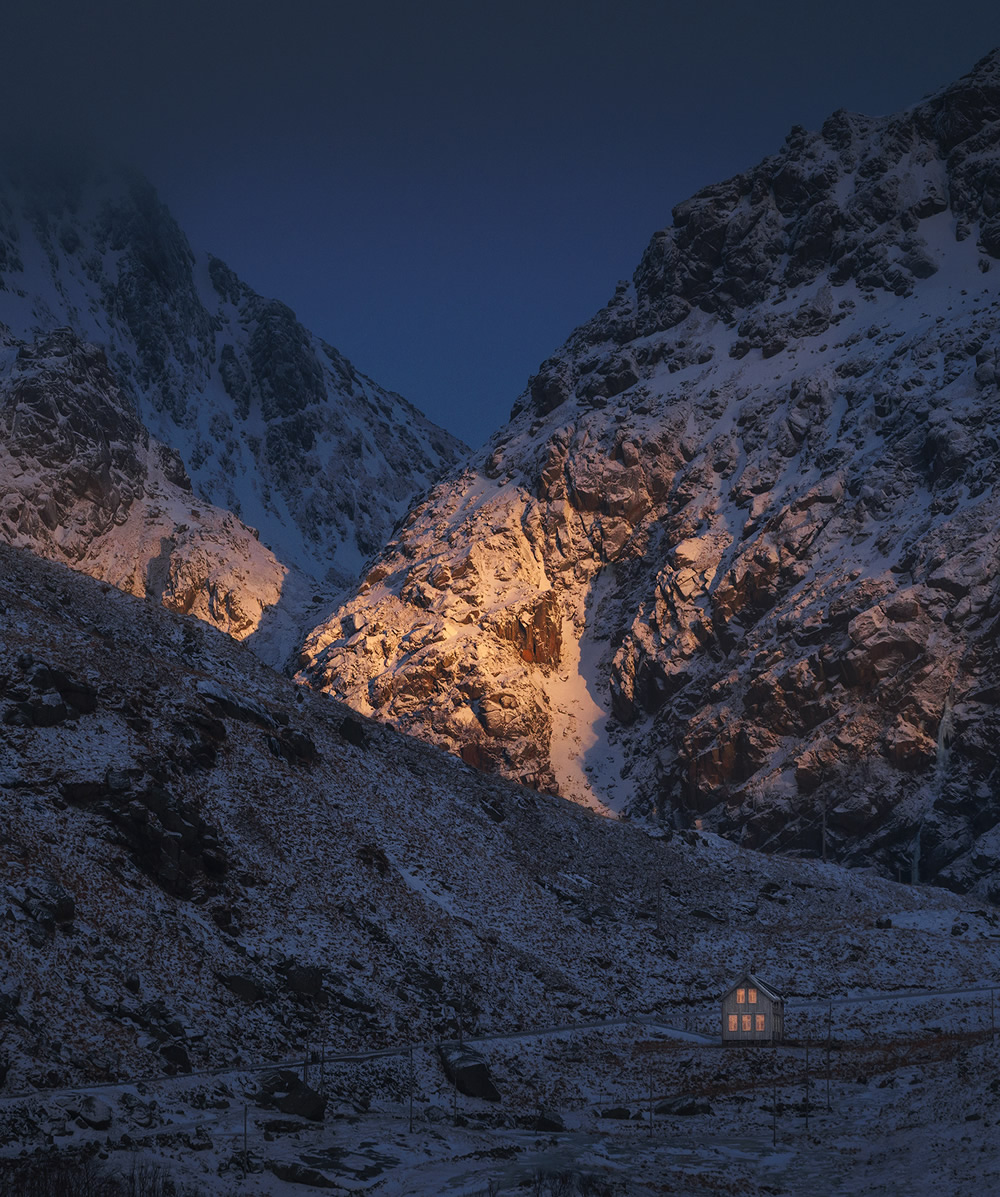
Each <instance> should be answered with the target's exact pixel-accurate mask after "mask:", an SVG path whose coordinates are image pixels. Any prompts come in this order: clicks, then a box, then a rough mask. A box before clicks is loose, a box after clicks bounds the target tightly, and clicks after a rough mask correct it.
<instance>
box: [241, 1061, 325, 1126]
mask: <svg viewBox="0 0 1000 1197" xmlns="http://www.w3.org/2000/svg"><path fill="white" fill-rule="evenodd" d="M256 1100H257V1104H258V1105H259V1106H263V1107H265V1108H268V1107H272V1108H274V1109H277V1110H280V1111H281V1112H282V1113H283V1114H290V1115H293V1116H295V1117H297V1118H307V1119H309V1121H310V1122H322V1121H323V1115H324V1114H325V1112H326V1098H325V1097H324V1096H323V1095H322V1094H321V1093H317V1092H316V1090H315V1089H313V1088H312V1087H311V1086H310V1085H307V1084H306V1083H305V1081H303V1080H302V1078H301V1077H300V1076H299V1074H298V1073H297V1072H293V1071H292V1070H291V1069H288V1068H277V1069H274V1070H273V1071H272V1072H266V1073H264V1074H263V1076H262V1077H261V1079H260V1090H259V1092H258V1094H257V1099H256Z"/></svg>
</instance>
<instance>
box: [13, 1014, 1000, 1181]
mask: <svg viewBox="0 0 1000 1197" xmlns="http://www.w3.org/2000/svg"><path fill="white" fill-rule="evenodd" d="M811 1009H812V1008H811V1005H810V1004H808V1003H801V1005H800V1006H799V1007H797V1008H795V1007H793V1008H792V1010H791V1011H790V1028H791V1029H793V1030H794V1029H795V1027H796V1026H797V1027H798V1029H799V1030H802V1029H803V1027H805V1026H808V1024H809V1020H810V1019H811V1018H812V1017H813V1014H812V1012H811ZM827 1013H832V1014H833V1028H832V1035H831V1038H830V1040H829V1044H828V1043H827V1041H826V1040H825V1039H823V1038H815V1039H813V1040H812V1041H811V1043H810V1044H809V1048H808V1053H807V1048H806V1045H805V1043H804V1042H803V1041H798V1042H790V1043H788V1044H785V1045H782V1046H780V1047H778V1048H756V1049H734V1048H722V1047H721V1045H720V1044H719V1043H718V1041H717V1040H714V1039H713V1038H712V1036H711V1035H708V1034H702V1033H700V1032H698V1031H697V1030H686V1029H684V1028H683V1027H679V1028H671V1027H666V1026H661V1025H658V1024H653V1023H644V1024H639V1023H632V1024H630V1025H625V1026H620V1025H618V1026H608V1027H594V1028H589V1029H585V1030H580V1031H576V1032H573V1031H558V1032H554V1033H550V1034H544V1033H533V1034H528V1035H523V1036H517V1037H509V1038H501V1039H489V1040H485V1041H477V1046H478V1048H479V1049H480V1050H481V1051H482V1052H483V1054H484V1055H485V1056H486V1057H487V1059H488V1060H489V1064H490V1068H491V1072H492V1075H493V1076H494V1078H495V1079H496V1081H497V1083H498V1085H499V1087H500V1088H501V1090H502V1094H503V1100H502V1102H501V1103H500V1104H499V1105H494V1104H490V1103H488V1102H484V1101H480V1100H477V1099H472V1098H468V1097H464V1096H462V1095H460V1094H457V1093H456V1092H455V1091H454V1089H452V1088H451V1087H450V1086H449V1085H448V1083H447V1082H446V1081H445V1079H444V1077H443V1075H442V1073H441V1070H440V1068H439V1066H438V1065H437V1058H436V1054H435V1053H434V1051H433V1049H431V1048H428V1047H422V1048H420V1049H418V1050H416V1051H415V1052H414V1073H413V1076H414V1102H413V1107H412V1129H411V1121H410V1120H411V1111H410V1105H409V1092H410V1073H409V1065H408V1056H407V1054H406V1053H405V1052H400V1053H399V1054H398V1055H397V1056H384V1055H382V1056H379V1057H376V1058H373V1059H369V1060H364V1061H357V1062H352V1063H338V1064H334V1065H332V1066H331V1065H329V1064H328V1065H326V1066H325V1067H324V1069H323V1070H322V1072H323V1075H321V1076H318V1075H317V1073H318V1072H319V1066H318V1065H317V1064H315V1063H314V1064H313V1065H312V1067H311V1077H310V1079H311V1081H312V1083H313V1084H316V1085H318V1087H320V1088H324V1087H326V1088H328V1089H329V1091H330V1092H331V1094H340V1095H341V1096H340V1097H339V1098H332V1099H331V1104H330V1106H329V1107H328V1110H327V1117H326V1121H325V1123H323V1124H316V1123H310V1122H307V1121H305V1120H304V1119H302V1118H294V1117H288V1116H285V1117H281V1116H279V1115H277V1114H276V1112H275V1111H274V1110H265V1109H261V1108H260V1107H258V1106H257V1105H256V1104H255V1101H254V1097H255V1095H256V1093H257V1091H258V1080H259V1078H258V1076H256V1075H255V1074H254V1073H252V1072H247V1071H244V1072H239V1073H236V1072H234V1073H229V1074H220V1075H217V1076H213V1077H208V1078H205V1077H202V1078H198V1077H177V1078H172V1079H162V1080H158V1081H155V1082H145V1083H144V1082H139V1083H138V1084H134V1085H125V1084H117V1085H114V1086H107V1087H104V1088H100V1087H98V1088H93V1089H90V1090H88V1092H90V1093H92V1094H94V1095H95V1096H99V1098H100V1100H101V1101H103V1102H105V1103H106V1104H107V1106H108V1112H110V1114H111V1119H112V1121H111V1125H110V1127H104V1128H102V1129H100V1130H94V1129H89V1128H88V1129H83V1128H82V1127H81V1126H80V1125H78V1124H77V1122H75V1121H73V1120H71V1119H69V1118H67V1116H66V1110H65V1106H66V1105H67V1104H71V1105H72V1101H71V1098H70V1095H69V1094H68V1093H64V1094H38V1095H36V1096H32V1097H20V1098H17V1097H12V1098H6V1099H4V1100H3V1101H2V1103H0V1144H2V1146H0V1193H5V1194H6V1193H7V1192H8V1191H13V1190H8V1189H5V1188H3V1178H4V1170H3V1169H4V1168H9V1167H10V1166H11V1165H12V1163H13V1161H14V1160H16V1159H17V1158H18V1157H22V1158H23V1157H24V1156H25V1155H29V1154H31V1153H37V1154H39V1155H46V1154H48V1153H51V1152H53V1151H58V1152H59V1153H61V1154H63V1155H64V1156H65V1155H66V1153H67V1152H70V1153H71V1152H72V1151H74V1150H77V1151H79V1150H81V1149H82V1150H83V1151H84V1152H86V1151H87V1150H88V1149H89V1151H90V1152H96V1157H97V1158H96V1163H97V1165H98V1166H100V1167H104V1168H108V1169H118V1170H120V1171H121V1172H123V1173H125V1174H127V1173H128V1172H129V1171H130V1170H132V1169H135V1167H136V1161H139V1162H140V1163H141V1164H142V1163H144V1164H145V1165H146V1166H147V1168H148V1167H149V1166H150V1165H158V1166H159V1167H161V1168H163V1169H164V1170H165V1172H167V1171H168V1172H169V1173H170V1174H172V1175H173V1177H174V1178H175V1180H176V1181H177V1182H178V1183H181V1184H183V1185H187V1186H188V1188H187V1189H186V1190H184V1191H186V1192H188V1193H191V1194H195V1193H204V1194H223V1195H226V1197H236V1195H237V1194H239V1195H241V1197H242V1195H244V1194H246V1195H248V1197H249V1195H255V1197H263V1195H265V1194H274V1195H277V1197H286V1195H287V1197H290V1195H291V1194H304V1193H307V1192H310V1191H323V1190H325V1191H332V1192H340V1193H365V1194H372V1195H375V1194H379V1195H382V1197H478V1195H479V1194H504V1193H510V1194H513V1193H527V1194H535V1195H538V1197H543V1195H551V1197H556V1195H558V1194H566V1195H571V1194H573V1193H576V1192H581V1193H588V1192H589V1193H592V1194H602V1193H603V1194H634V1195H638V1197H645V1195H647V1194H650V1195H651V1194H666V1193H670V1194H691V1195H696V1194H713V1193H734V1192H739V1193H747V1194H788V1195H796V1197H797V1195H802V1197H806V1195H809V1197H813V1195H823V1194H844V1195H862V1194H877V1193H887V1194H895V1193H902V1192H906V1193H909V1194H923V1193H927V1194H932V1193H933V1194H943V1193H947V1194H950V1195H954V1197H962V1195H963V1194H969V1195H970V1197H971V1194H973V1193H977V1194H978V1193H982V1192H993V1191H997V1190H998V1188H1000V1136H998V1135H997V1134H996V1133H994V1131H993V1128H994V1127H996V1126H998V1125H1000V1081H998V1080H997V1076H998V1075H1000V1074H998V1066H1000V1041H998V1040H997V1039H996V1038H995V1037H994V1034H993V1031H992V1029H991V1003H990V994H989V992H988V991H980V992H963V993H960V994H956V995H954V996H949V997H920V998H917V999H912V1000H905V999H904V1000H892V1001H883V1000H881V999H879V1000H875V1001H871V1000H869V1001H858V1002H857V1003H856V1004H852V1005H850V1006H847V1005H844V1004H842V1005H841V1006H840V1007H839V1008H838V1009H837V1011H836V1012H833V1011H832V1010H831V1009H830V1008H828V1010H825V1011H823V1012H822V1018H821V1019H818V1020H817V1023H818V1024H821V1027H822V1030H823V1033H824V1034H825V1028H826V1026H827V1021H826V1018H827ZM711 1020H712V1013H711V1011H710V1010H709V1009H706V1008H702V1009H699V1010H695V1011H693V1012H691V1013H690V1014H689V1015H688V1017H687V1019H686V1020H685V1021H686V1022H687V1024H688V1026H689V1027H697V1026H700V1027H702V1028H707V1029H710V1027H711ZM793 1024H794V1025H793ZM345 1091H350V1093H351V1097H350V1098H349V1099H345V1098H344V1097H343V1096H342V1095H343V1094H344V1093H345ZM73 1092H74V1093H76V1094H79V1093H80V1090H76V1091H73ZM669 1104H672V1106H673V1109H674V1111H676V1112H673V1113H668V1112H666V1106H667V1105H669ZM244 1110H246V1114H247V1123H246V1145H247V1148H248V1156H246V1157H245V1156H244V1154H243V1151H244ZM651 1110H652V1120H651V1119H650V1111H651ZM539 1119H544V1120H545V1121H537V1120H539ZM560 1123H561V1124H562V1125H563V1127H564V1129H563V1130H555V1129H553V1128H554V1127H555V1126H557V1125H559V1124H560ZM538 1127H545V1128H546V1129H537V1128H538ZM571 1175H572V1176H575V1177H576V1178H578V1179H577V1181H576V1186H577V1187H572V1186H571V1184H570V1181H569V1177H570V1176H571ZM588 1185H589V1188H588V1187H587V1186H588Z"/></svg>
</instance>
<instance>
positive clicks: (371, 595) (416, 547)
mask: <svg viewBox="0 0 1000 1197" xmlns="http://www.w3.org/2000/svg"><path fill="white" fill-rule="evenodd" d="M998 277H1000V51H997V52H995V53H993V54H992V55H990V56H988V57H987V58H985V59H983V60H982V61H981V62H980V63H979V64H978V65H977V66H976V67H975V69H974V70H973V71H972V72H971V73H970V74H969V75H967V76H965V77H964V78H962V79H960V80H959V81H958V82H956V83H955V84H954V85H952V86H951V87H949V88H947V89H945V90H944V91H942V92H941V93H939V94H938V95H936V96H933V97H931V98H930V99H927V100H925V101H923V102H922V103H920V104H919V105H917V106H916V107H914V108H912V109H909V110H907V111H905V112H902V113H900V114H897V115H895V116H892V117H886V118H870V117H864V116H859V115H856V114H851V113H847V112H843V111H841V112H838V113H835V114H834V115H833V116H831V117H830V118H829V120H827V121H826V122H825V124H824V125H823V127H822V129H820V130H818V131H816V132H813V133H807V132H806V131H805V130H803V129H801V128H796V129H793V130H792V132H791V133H790V134H789V136H788V138H787V140H786V143H785V145H784V146H783V148H782V149H781V150H780V151H779V152H778V153H777V154H776V155H774V156H773V157H771V158H768V159H766V160H765V161H764V162H762V163H761V164H760V165H759V166H757V167H755V168H753V169H751V170H748V171H746V172H745V173H743V174H740V175H737V176H735V177H734V178H732V179H729V180H727V181H726V182H723V183H720V184H718V185H715V186H712V187H709V188H706V189H705V190H704V191H702V192H700V193H699V194H698V195H696V196H694V197H693V198H692V199H690V200H688V201H687V202H685V203H682V204H680V205H678V206H677V207H676V208H675V209H674V212H673V223H672V225H670V226H669V227H668V228H665V229H664V230H663V231H661V232H659V233H657V234H656V235H655V236H654V237H653V238H652V240H651V242H650V244H649V247H648V248H647V250H646V252H645V254H644V256H643V258H642V261H641V262H640V263H639V265H638V267H637V268H636V270H635V272H634V274H633V276H632V278H631V280H629V281H626V282H623V283H621V284H619V286H618V288H617V290H616V292H615V295H614V297H613V299H612V300H611V302H610V303H609V304H608V306H607V307H606V308H605V309H603V310H602V311H601V312H600V313H598V314H597V315H596V316H595V317H594V319H593V320H591V321H590V322H589V323H588V324H586V325H584V326H582V327H581V328H579V329H578V330H576V331H575V332H574V333H573V334H572V336H571V337H570V338H569V340H568V341H567V342H566V344H565V345H564V346H563V347H562V348H561V349H560V350H559V351H558V353H556V354H555V355H554V356H553V357H552V358H550V359H549V360H548V361H546V362H545V363H544V364H543V365H542V367H541V369H540V370H539V372H538V374H537V375H536V376H535V377H534V378H533V379H532V380H531V382H530V385H529V387H528V388H527V390H526V391H525V393H524V394H523V395H522V396H521V397H520V398H519V399H518V401H517V403H516V404H515V405H514V410H513V412H512V417H511V421H510V423H509V424H508V425H507V427H506V428H505V429H503V430H502V431H501V432H500V433H498V434H497V436H496V437H495V438H494V439H493V441H492V443H491V444H490V445H488V446H487V447H486V449H485V450H484V451H483V452H482V453H481V454H480V455H478V456H477V457H476V458H475V459H474V460H473V461H472V463H471V464H469V465H468V466H467V468H465V469H464V470H463V471H462V472H461V473H458V474H456V475H453V476H452V477H451V478H449V479H447V480H446V481H444V482H443V483H441V484H440V485H438V486H437V487H436V488H435V490H434V491H433V492H432V494H431V495H430V496H429V498H428V499H426V500H425V501H424V502H422V503H420V504H419V505H417V506H416V507H415V508H414V510H413V511H412V512H411V513H410V515H409V516H408V517H407V519H406V521H405V523H404V524H403V526H402V528H401V530H400V531H399V532H398V534H397V536H396V538H395V539H394V540H393V541H392V542H391V543H390V544H389V545H388V546H387V548H386V550H385V551H384V553H383V554H382V556H381V558H380V559H379V560H378V561H377V563H376V564H375V565H374V568H373V569H372V570H371V571H370V572H369V574H368V576H367V578H366V579H365V581H364V583H363V584H362V586H361V588H360V590H359V592H358V595H357V597H356V598H354V599H353V600H351V601H350V602H349V603H347V604H346V605H345V606H344V607H343V608H342V609H341V610H340V611H339V612H338V613H337V614H336V615H335V616H334V617H333V618H332V619H331V620H329V621H328V622H327V623H326V624H325V625H323V626H321V627H319V628H317V629H316V631H315V632H314V633H313V635H312V636H311V637H310V638H309V639H308V641H307V642H306V645H305V648H304V651H303V654H302V674H301V676H302V677H303V678H306V679H308V680H309V681H310V682H311V683H312V684H314V685H317V686H321V687H323V688H324V689H326V690H328V691H330V692H331V693H333V694H335V695H337V696H339V697H342V698H344V699H345V700H346V701H348V702H350V703H351V704H352V705H353V706H355V707H356V708H357V709H359V710H361V711H364V712H365V713H369V714H376V715H378V716H379V717H380V718H383V719H386V720H388V721H391V722H393V723H394V724H396V725H397V726H399V727H401V728H404V729H405V730H407V731H409V732H411V733H413V734H417V735H420V736H423V737H425V738H427V739H429V740H430V741H432V742H433V743H436V744H439V745H441V746H444V747H447V748H449V749H450V750H452V751H453V752H455V753H459V754H460V755H461V756H462V757H463V758H464V759H465V760H466V761H469V762H471V763H473V764H475V765H477V766H478V767H481V768H485V769H488V770H493V771H496V772H499V773H502V774H505V775H507V776H509V777H512V778H515V779H519V780H522V781H524V782H527V783H528V784H531V785H533V786H535V787H537V788H540V789H543V790H550V791H557V790H558V791H559V792H560V793H563V794H565V795H566V796H569V797H572V798H574V799H576V800H578V801H580V802H583V803H585V804H587V805H590V806H594V807H597V808H603V809H606V810H611V811H621V810H623V809H628V810H631V811H633V812H640V813H645V814H649V815H652V814H654V813H655V814H657V815H658V816H660V817H662V818H663V819H664V820H665V821H666V823H667V824H668V825H680V826H692V825H694V824H696V823H698V824H700V825H702V826H704V827H705V828H711V829H714V830H717V831H719V832H721V833H723V834H724V835H726V836H728V837H730V838H732V839H734V840H737V841H739V842H740V843H742V844H744V845H757V846H761V847H765V848H767V849H769V850H772V851H774V850H780V851H803V850H804V851H806V852H809V853H816V854H819V853H820V852H822V851H824V850H825V851H826V852H828V853H829V854H832V855H833V856H835V857H838V858H841V859H848V860H853V861H868V860H877V861H879V862H880V864H881V866H882V867H883V868H884V869H886V870H887V871H888V872H889V873H890V874H891V875H894V876H895V875H902V876H905V877H907V878H910V877H916V878H920V879H925V878H930V877H934V878H937V879H938V880H940V881H941V882H944V883H946V884H948V885H950V886H954V887H956V888H963V889H964V888H969V887H973V888H976V889H977V890H979V891H981V892H983V893H987V894H993V893H995V892H1000V891H998V889H997V887H998V886H1000V876H998V872H997V836H998V835H1000V772H998V769H997V765H996V758H995V752H994V749H993V746H994V745H995V743H996V740H997V736H998V734H1000V717H998V701H1000V695H998V692H997V687H996V677H997V668H998V664H1000V662H998V660H997V644H998V631H1000V624H998V620H1000V574H998V570H997V560H998V550H1000V539H998V538H1000V532H998V528H1000V519H998V517H1000V510H998V503H1000V496H998V495H997V493H996V481H997V476H998V472H1000V391H998V385H1000V342H998V340H997V321H998V315H1000V299H998V297H997V283H996V280H997V278H998Z"/></svg>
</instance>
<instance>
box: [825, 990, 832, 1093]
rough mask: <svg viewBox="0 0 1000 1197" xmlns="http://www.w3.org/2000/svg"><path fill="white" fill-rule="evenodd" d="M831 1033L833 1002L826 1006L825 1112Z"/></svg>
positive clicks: (828, 1088)
mask: <svg viewBox="0 0 1000 1197" xmlns="http://www.w3.org/2000/svg"><path fill="white" fill-rule="evenodd" d="M832 1034H833V1002H832V1001H831V1002H830V1003H829V1005H828V1006H827V1008H826V1112H827V1113H829V1112H830V1037H831V1035H832Z"/></svg>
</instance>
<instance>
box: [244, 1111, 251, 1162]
mask: <svg viewBox="0 0 1000 1197" xmlns="http://www.w3.org/2000/svg"><path fill="white" fill-rule="evenodd" d="M243 1171H244V1172H249V1171H250V1152H249V1151H248V1149H247V1107H246V1106H245V1105H244V1107H243Z"/></svg>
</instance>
